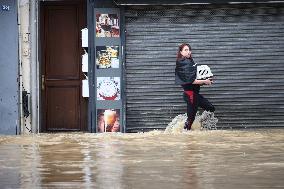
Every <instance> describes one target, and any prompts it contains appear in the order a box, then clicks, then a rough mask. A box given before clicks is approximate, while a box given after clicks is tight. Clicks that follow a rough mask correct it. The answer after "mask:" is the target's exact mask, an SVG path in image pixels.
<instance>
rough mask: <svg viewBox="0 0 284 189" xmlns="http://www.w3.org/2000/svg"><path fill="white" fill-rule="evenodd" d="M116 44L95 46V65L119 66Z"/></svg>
mask: <svg viewBox="0 0 284 189" xmlns="http://www.w3.org/2000/svg"><path fill="white" fill-rule="evenodd" d="M118 56H119V48H118V46H97V47H96V65H97V69H101V68H119V57H118Z"/></svg>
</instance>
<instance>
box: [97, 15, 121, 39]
mask: <svg viewBox="0 0 284 189" xmlns="http://www.w3.org/2000/svg"><path fill="white" fill-rule="evenodd" d="M96 37H119V20H118V15H117V14H96Z"/></svg>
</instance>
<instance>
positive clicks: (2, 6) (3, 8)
mask: <svg viewBox="0 0 284 189" xmlns="http://www.w3.org/2000/svg"><path fill="white" fill-rule="evenodd" d="M1 9H2V10H3V11H9V10H10V6H9V5H1Z"/></svg>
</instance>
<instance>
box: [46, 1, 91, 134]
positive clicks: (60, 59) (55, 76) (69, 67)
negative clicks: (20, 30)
mask: <svg viewBox="0 0 284 189" xmlns="http://www.w3.org/2000/svg"><path fill="white" fill-rule="evenodd" d="M85 7H86V6H85V4H84V1H79V0H78V1H76V0H75V1H60V2H43V3H42V5H41V8H42V9H41V10H42V25H41V26H42V27H41V29H42V30H41V31H42V32H41V34H42V42H43V43H42V62H43V64H42V69H41V70H42V86H41V87H42V107H43V110H42V123H43V128H42V131H81V130H86V123H87V116H86V115H87V113H86V112H87V107H86V106H87V102H86V100H85V99H84V98H82V95H81V93H82V92H81V86H82V84H81V83H82V79H83V74H82V71H81V55H82V54H83V49H82V47H81V29H82V28H84V27H85V25H86V11H84V10H86V8H85Z"/></svg>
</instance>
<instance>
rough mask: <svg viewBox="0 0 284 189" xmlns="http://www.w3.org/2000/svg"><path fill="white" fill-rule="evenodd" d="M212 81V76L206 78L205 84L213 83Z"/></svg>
mask: <svg viewBox="0 0 284 189" xmlns="http://www.w3.org/2000/svg"><path fill="white" fill-rule="evenodd" d="M212 83H213V80H212V79H210V78H209V79H205V80H204V84H205V85H211V84H212Z"/></svg>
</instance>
